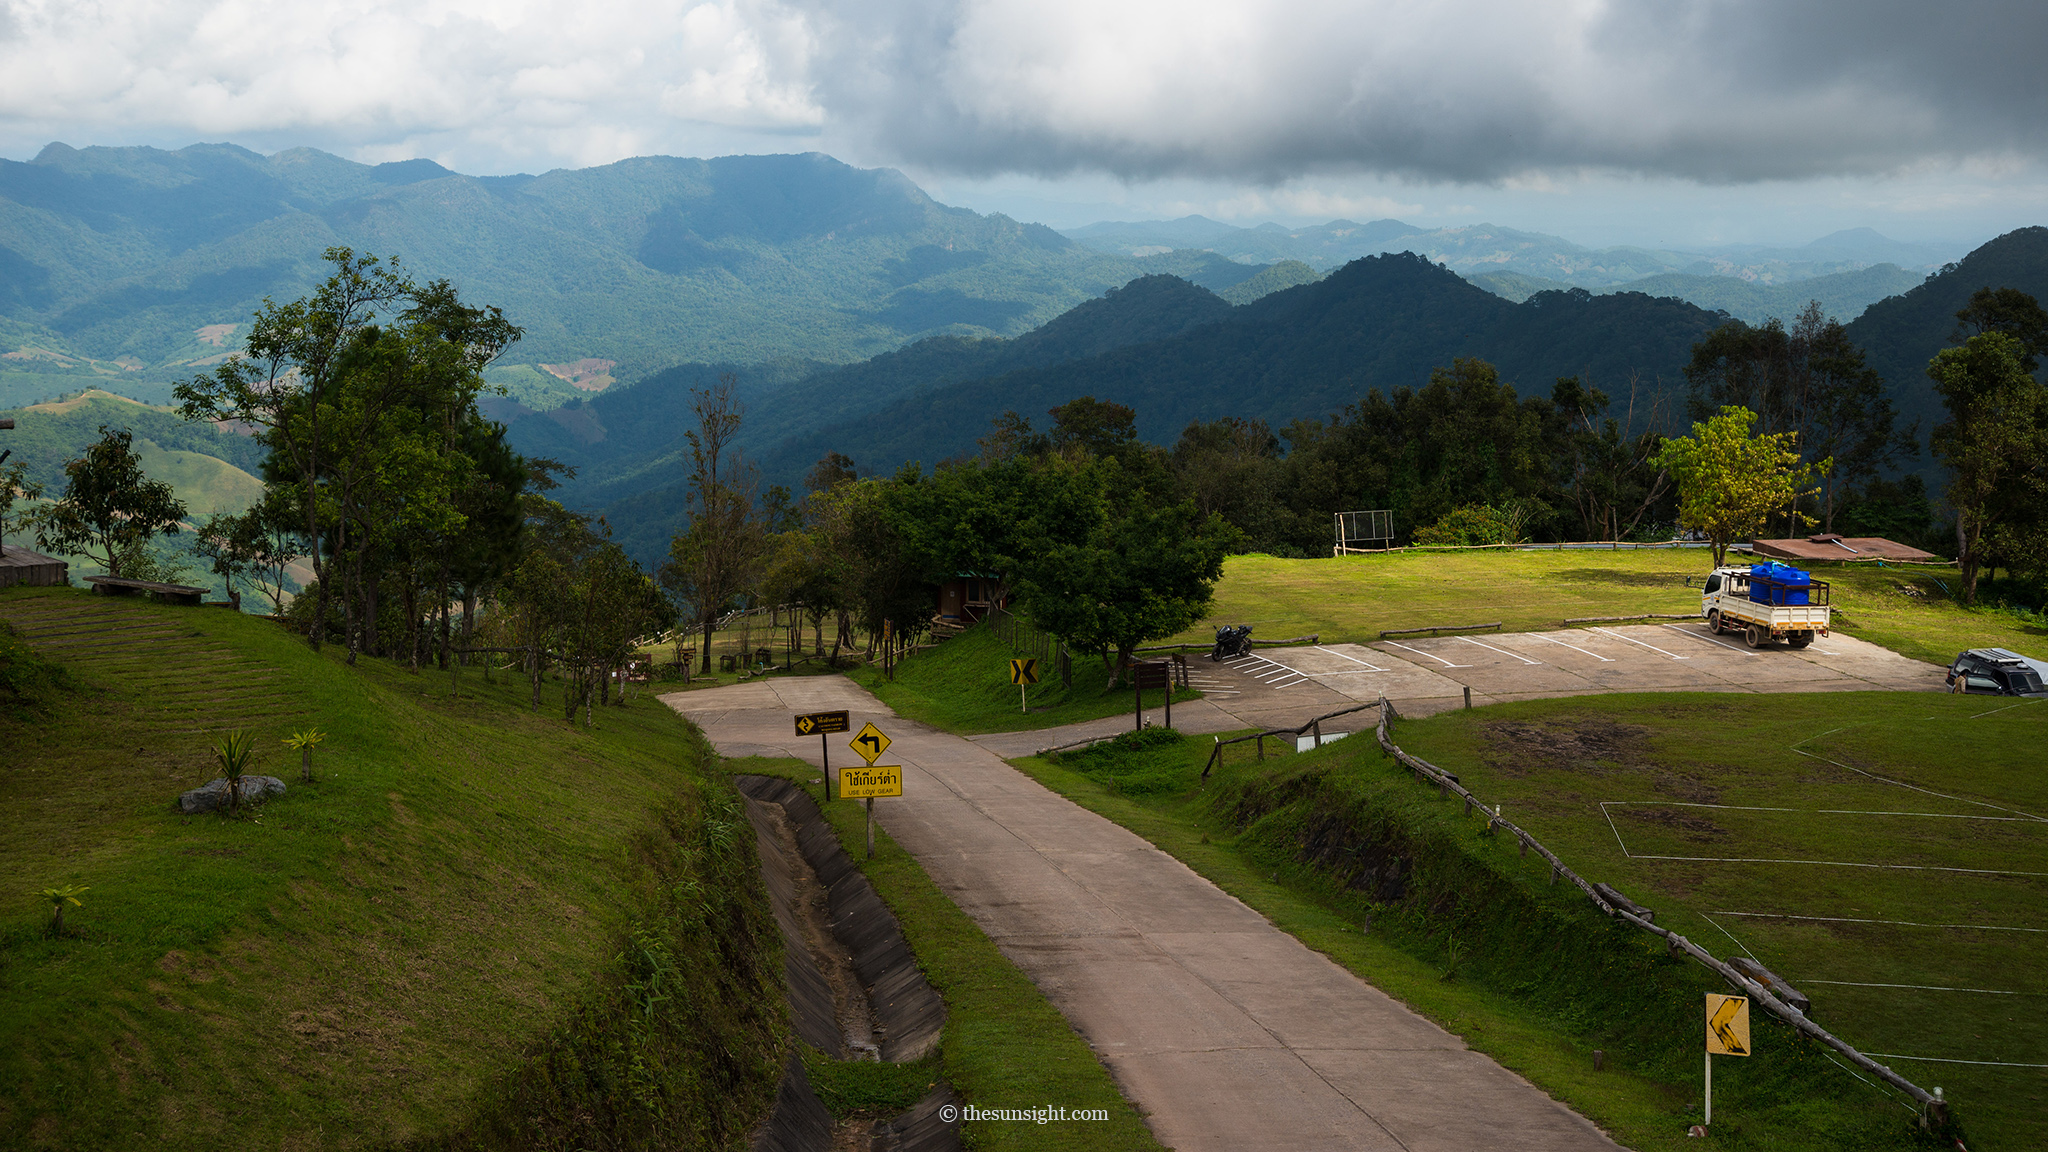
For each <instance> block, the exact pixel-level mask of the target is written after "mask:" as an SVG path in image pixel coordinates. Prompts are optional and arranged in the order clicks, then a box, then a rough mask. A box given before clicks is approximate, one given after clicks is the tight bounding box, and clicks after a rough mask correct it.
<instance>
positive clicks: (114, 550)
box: [36, 425, 185, 576]
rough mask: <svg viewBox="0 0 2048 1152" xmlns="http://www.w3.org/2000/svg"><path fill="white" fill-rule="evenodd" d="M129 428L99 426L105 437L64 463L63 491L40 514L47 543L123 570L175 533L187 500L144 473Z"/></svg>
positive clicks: (40, 534)
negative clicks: (152, 543)
mask: <svg viewBox="0 0 2048 1152" xmlns="http://www.w3.org/2000/svg"><path fill="white" fill-rule="evenodd" d="M133 442H134V436H133V434H132V433H130V432H129V431H128V430H127V429H125V428H122V429H112V428H108V427H106V426H105V425H101V426H100V438H99V439H98V440H97V441H95V442H94V443H92V444H90V445H88V446H87V447H86V449H85V451H84V453H82V454H81V455H80V456H79V457H78V459H76V460H73V461H71V462H70V463H68V464H66V465H64V494H63V495H62V496H61V497H59V498H58V500H57V502H56V503H55V504H53V505H51V506H50V508H49V509H48V510H47V511H46V512H44V514H43V515H42V516H41V518H40V520H39V522H38V524H37V528H36V539H37V540H38V542H39V543H40V544H41V545H42V547H44V548H48V549H52V550H54V551H57V552H75V553H78V554H80V555H83V556H86V557H88V558H90V559H91V560H93V561H94V562H96V563H97V564H99V565H100V566H101V567H102V568H105V569H106V570H107V574H108V575H109V576H120V575H122V570H123V567H124V565H125V564H126V562H128V561H129V560H130V559H131V558H133V557H134V556H136V555H137V554H138V549H140V548H141V547H143V546H146V545H147V544H148V542H149V541H150V540H151V539H152V538H154V537H156V536H158V535H176V534H177V532H178V526H179V522H180V521H182V520H183V519H184V518H185V505H184V503H183V502H182V501H180V500H179V499H178V498H177V496H176V495H175V494H174V493H173V492H172V491H171V486H170V485H169V484H166V483H164V482H163V481H161V480H151V479H150V478H149V477H148V476H146V475H144V474H143V471H142V460H141V458H139V457H138V456H136V454H135V450H134V448H133V447H132V444H133Z"/></svg>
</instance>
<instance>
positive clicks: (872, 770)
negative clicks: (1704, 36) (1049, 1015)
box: [839, 764, 1749, 1028]
mask: <svg viewBox="0 0 2048 1152" xmlns="http://www.w3.org/2000/svg"><path fill="white" fill-rule="evenodd" d="M839 795H840V797H841V798H842V799H847V800H858V799H860V798H862V797H864V796H901V795H903V768H902V766H901V765H898V764H870V765H868V766H867V767H865V768H841V769H840V770H839ZM1748 1019H1749V1018H1748V1017H1747V1016H1745V1017H1743V1020H1744V1021H1745V1023H1744V1025H1743V1026H1744V1027H1745V1028H1746V1027H1748V1024H1747V1021H1748Z"/></svg>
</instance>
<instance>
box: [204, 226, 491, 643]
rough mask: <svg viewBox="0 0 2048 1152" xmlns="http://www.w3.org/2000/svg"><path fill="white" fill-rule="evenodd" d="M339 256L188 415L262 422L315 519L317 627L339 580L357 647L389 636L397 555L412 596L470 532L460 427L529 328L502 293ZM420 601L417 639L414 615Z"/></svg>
mask: <svg viewBox="0 0 2048 1152" xmlns="http://www.w3.org/2000/svg"><path fill="white" fill-rule="evenodd" d="M326 258H327V260H328V261H329V262H330V263H331V264H333V265H334V269H335V270H334V273H333V274H332V275H331V276H329V277H328V279H327V280H326V281H325V282H324V283H323V284H322V285H321V286H320V288H319V289H318V290H316V291H315V292H314V293H313V294H312V295H310V296H307V297H303V298H301V299H298V300H294V301H292V302H290V303H287V304H283V305H279V304H273V303H269V302H266V303H265V304H264V306H263V307H262V308H261V309H259V310H258V311H257V313H256V315H255V317H254V320H253V322H252V325H251V328H250V333H249V336H248V338H247V340H246V342H245V352H244V354H243V355H241V356H237V357H234V358H232V359H229V360H228V361H226V362H224V363H223V364H221V365H220V366H219V367H218V368H217V369H215V371H214V372H213V374H212V375H211V376H202V377H198V378H196V379H194V380H191V381H188V382H187V383H184V384H181V385H179V386H178V388H177V389H176V395H177V397H178V399H179V400H180V402H181V407H180V413H181V415H183V416H184V417H185V418H186V419H188V420H216V421H235V422H240V423H244V424H249V425H253V426H255V427H256V428H257V429H258V433H257V436H258V439H259V440H260V441H261V442H262V443H263V445H264V446H265V447H267V448H268V449H269V450H270V456H269V458H268V461H267V464H266V471H267V472H268V474H269V476H270V479H271V481H272V484H273V486H274V487H277V488H280V489H281V490H283V491H285V492H287V493H289V494H290V495H291V498H292V499H293V500H294V502H295V503H296V504H297V505H298V508H299V511H300V514H301V516H302V518H303V525H304V527H303V538H304V540H305V541H306V543H307V545H308V554H307V559H308V562H309V563H310V565H311V567H312V569H313V572H314V574H315V577H316V580H315V582H314V588H313V591H314V595H315V598H316V604H315V606H314V610H313V611H312V613H311V614H310V617H309V619H310V621H311V622H312V623H311V624H310V625H309V627H310V635H309V639H311V641H312V642H313V643H314V644H315V646H317V645H318V644H319V643H320V642H321V639H322V637H323V636H324V633H325V625H324V623H322V622H323V621H325V620H326V619H327V604H328V600H329V598H330V597H331V596H333V595H334V593H335V592H336V591H337V590H339V591H340V592H341V593H342V603H343V608H344V617H345V621H346V625H345V632H346V635H347V639H348V644H349V658H350V659H351V660H353V659H354V658H355V655H356V652H357V651H358V650H359V649H360V648H361V647H362V646H364V645H365V644H367V645H368V646H369V647H370V648H372V649H373V650H375V649H377V648H378V647H379V637H378V636H377V631H376V630H377V621H378V616H379V606H378V599H379V590H380V588H381V587H382V585H383V583H384V578H385V576H386V568H387V566H388V565H390V564H393V563H396V564H398V565H400V566H401V567H402V568H403V569H404V577H405V582H404V585H403V595H404V596H405V598H406V599H407V600H408V601H411V600H414V599H415V598H416V596H415V594H416V592H417V591H418V590H419V589H420V587H421V586H422V583H423V576H422V570H423V568H425V565H427V564H428V563H430V562H432V561H434V560H439V559H442V558H443V557H442V555H441V553H442V551H443V550H442V549H441V548H440V546H439V545H440V542H442V541H445V540H446V539H447V538H448V537H450V536H452V535H454V534H456V533H459V532H461V531H462V529H463V526H464V523H465V519H464V516H463V513H462V512H461V510H460V509H459V508H457V507H456V506H455V502H454V500H453V496H454V494H455V493H456V492H459V491H461V490H462V488H463V486H464V484H465V483H466V481H467V479H468V476H467V473H468V471H469V464H468V461H467V460H466V459H465V458H463V457H462V455H461V451H460V439H461V432H462V429H463V427H464V426H465V424H466V423H467V422H468V421H470V420H471V419H473V418H474V413H475V401H476V397H477V395H478V393H479V392H480V391H481V390H482V388H483V387H484V385H483V377H482V373H483V369H484V368H485V367H486V366H487V365H489V364H490V362H491V361H492V360H494V359H496V358H497V356H498V355H499V354H500V353H501V352H502V351H503V350H504V349H505V347H506V346H508V345H509V344H511V343H512V342H513V341H515V340H517V339H518V338H519V336H520V329H519V328H518V327H517V326H515V325H513V324H512V323H510V322H509V321H507V320H506V319H505V317H504V315H503V313H502V312H500V311H499V310H498V309H496V308H473V307H469V306H467V305H464V304H463V303H462V301H461V300H460V298H459V296H458V295H457V293H456V291H455V289H454V288H453V287H452V286H450V285H449V283H448V282H447V281H445V280H442V281H435V282H432V283H429V284H426V285H420V284H417V283H415V282H413V281H412V280H410V279H409V278H407V277H405V276H403V275H401V274H400V273H399V272H398V271H397V269H396V261H393V262H392V264H391V266H385V265H384V264H382V263H381V262H380V261H379V260H378V259H377V258H376V257H374V256H360V257H359V256H357V255H356V254H355V253H354V252H352V251H350V250H349V249H347V248H330V249H328V251H327V253H326ZM394 312H395V315H392V314H391V313H394ZM332 561H339V562H340V564H339V566H338V567H336V566H335V565H334V564H333V563H332ZM330 569H332V570H330ZM427 570H431V569H427ZM440 590H442V591H445V579H444V580H443V581H442V587H441V589H440ZM442 602H443V603H445V597H443V599H442ZM408 616H409V618H410V620H409V623H408V631H409V633H412V634H413V638H414V639H415V640H416V634H417V614H416V613H415V612H411V611H408ZM413 653H414V656H415V658H416V654H417V644H416V643H415V644H414V646H413Z"/></svg>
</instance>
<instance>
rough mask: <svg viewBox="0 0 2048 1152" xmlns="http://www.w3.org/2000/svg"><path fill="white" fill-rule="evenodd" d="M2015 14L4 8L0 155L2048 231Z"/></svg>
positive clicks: (1361, 0)
mask: <svg viewBox="0 0 2048 1152" xmlns="http://www.w3.org/2000/svg"><path fill="white" fill-rule="evenodd" d="M2044 57H2048V4H2042V3H2040V2H2039V0H2009V2H2008V0H1974V2H1973V0H1950V2H1948V3H1945V4H1930V3H1927V2H1926V0H1914V2H1910V3H1909V2H1906V0H1348V2H1328V0H1238V2H1235V3H1216V2H1212V0H859V2H850V0H724V2H705V3H692V2H690V0H671V2H667V3H660V2H650V0H612V2H610V3H605V2H602V0H598V2H595V3H593V2H589V0H585V2H580V3H571V2H568V0H488V2H486V0H327V2H324V3H310V2H295V0H0V156H4V157H6V158H10V159H17V160H19V159H27V158H29V157H31V156H33V155H34V154H35V153H36V152H37V151H38V150H39V149H40V148H41V147H42V146H43V145H44V144H45V143H48V142H49V141H52V140H61V141H64V142H66V143H69V144H72V145H74V146H83V145H87V144H155V145H159V146H165V147H178V146H182V145H184V144H189V143H193V142H196V141H214V140H227V141H233V142H235V143H239V144H243V145H245V146H248V147H252V148H256V149H258V150H262V151H275V150H277V149H281V148H286V147H293V146H297V145H312V146H315V147H321V148H326V149H328V150H330V151H334V152H338V153H340V154H343V155H346V156H350V157H353V158H355V159H360V160H366V161H382V160H392V159H404V158H410V157H414V156H425V157H429V158H432V159H435V160H438V161H440V162H441V163H443V164H446V165H447V166H449V167H451V168H454V169H457V170H459V171H463V172H470V173H475V174H493V173H505V172H518V171H529V172H531V171H543V170H546V169H549V168H555V167H581V166H586V165H592V164H603V163H607V162H609V161H613V160H618V159H621V158H624V157H627V156H634V155H645V154H650V153H666V154H671V155H696V156H704V155H722V154H728V153H735V152H770V151H773V152H789V151H809V150H819V151H825V152H830V153H832V154H833V155H836V156H838V157H840V158H841V159H844V160H847V161H848V162H851V163H855V164H860V165H888V166H893V167H897V168H901V169H902V170H904V171H905V172H907V173H909V174H910V175H911V176H912V177H913V178H915V179H917V180H918V181H919V182H920V183H922V184H924V185H925V187H926V188H927V189H929V190H930V191H932V193H933V194H934V195H936V196H938V197H939V198H940V199H942V200H945V201H947V202H949V203H956V204H964V205H967V206H969V207H973V208H977V209H980V210H983V211H995V210H1000V211H1007V212H1009V213H1010V214H1012V215H1015V216H1020V217H1023V218H1028V219H1036V220H1042V221H1045V222H1046V223H1050V224H1053V225H1055V226H1058V227H1071V226H1074V225H1077V224H1082V223H1086V222H1088V221H1090V220H1096V219H1105V218H1108V219H1144V218H1154V217H1171V216H1177V215H1182V214H1186V213H1189V212H1200V213H1203V214H1205V215H1209V216H1213V217H1217V218H1219V219H1227V220H1232V221H1235V222H1238V223H1255V222H1258V221H1261V220H1267V219H1274V220H1280V221H1283V222H1307V221H1321V220H1326V219H1329V218H1331V217H1335V216H1348V217H1352V218H1354V219H1372V218H1376V217H1380V216H1396V217H1399V218H1402V219H1405V220H1408V221H1409V222H1410V223H1414V224H1418V225H1422V226H1425V227H1430V226H1442V225H1446V224H1456V223H1474V222H1478V221H1481V220H1486V221H1490V222H1493V223H1498V224H1503V225H1508V226H1513V227H1521V228H1529V229H1535V230H1541V231H1550V232H1557V233H1560V234H1563V235H1566V236H1568V237H1570V238H1572V239H1575V240H1579V241H1580V242H1582V243H1594V244H1609V243H1640V244H1673V245H1680V244H1694V243H1697V244H1706V243H1722V242H1760V243H1797V242H1803V241H1805V240H1809V239H1812V238H1814V237H1816V236H1819V235H1821V234H1823V233H1826V232H1830V231H1833V230H1835V229H1838V228H1849V227H1858V226H1868V227H1874V228H1877V229H1878V230H1879V231H1882V232H1884V233H1886V234H1887V235H1891V236H1894V237H1896V238H1900V239H1909V240H1938V241H1951V242H1958V243H1974V242H1977V241H1981V240H1982V239H1985V238H1987V237H1989V236H1991V235H1995V234H1996V233H1998V232H2002V231H2005V230H2008V229H2010V228H2013V227H2018V226H2021V225H2025V224H2039V223H2048V82H2044V80H2043V61H2044Z"/></svg>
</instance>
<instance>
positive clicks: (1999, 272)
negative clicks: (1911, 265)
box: [1848, 227, 2048, 460]
mask: <svg viewBox="0 0 2048 1152" xmlns="http://www.w3.org/2000/svg"><path fill="white" fill-rule="evenodd" d="M1979 288H2017V289H2019V290H2020V291H2022V292H2026V293H2029V294H2031V295H2032V296H2033V297H2034V298H2035V299H2037V300H2044V301H2048V228H2040V227H2036V228H2020V229H2017V230H2015V231H2012V232H2008V233H2006V234H2005V235H2003V236H2000V237H1998V238H1997V239H1996V240H1992V241H1991V242H1989V243H1987V244H1985V245H1984V246H1983V247H1981V248H1978V249H1977V250H1976V251H1974V252H1971V253H1970V254H1969V255H1968V256H1965V257H1963V258H1962V259H1961V260H1960V261H1957V262H1956V263H1954V264H1950V265H1948V266H1947V267H1945V268H1943V269H1942V270H1941V271H1940V272H1938V273H1936V274H1934V275H1932V276H1929V277H1928V278H1927V280H1926V282H1925V283H1923V284H1921V285H1920V286H1919V287H1917V288H1914V289H1912V290H1911V291H1909V292H1906V293H1904V294H1903V295H1899V296H1894V297H1892V298H1891V299H1889V300H1881V301H1879V302H1877V303H1876V304H1872V305H1871V306H1870V308H1869V309H1868V310H1866V311H1865V312H1864V313H1863V315H1861V316H1859V317H1857V318H1856V320H1855V322H1854V323H1852V324H1850V325H1849V326H1848V327H1849V338H1850V339H1852V340H1854V341H1855V342H1856V343H1858V344H1860V345H1862V346H1863V348H1864V349H1865V350H1866V351H1867V352H1868V353H1869V355H1870V365H1871V367H1873V368H1875V369H1877V370H1878V372H1880V373H1882V374H1883V376H1884V378H1885V380H1886V381H1887V382H1889V383H1890V385H1891V388H1892V403H1893V404H1894V405H1895V406H1897V408H1898V411H1899V422H1900V423H1901V424H1902V425H1907V424H1910V423H1911V422H1912V421H1914V420H1918V421H1920V438H1921V443H1922V444H1925V443H1926V441H1927V433H1928V432H1929V431H1930V430H1932V429H1933V427H1934V426H1935V425H1936V424H1939V423H1941V422H1942V421H1944V420H1946V419H1948V412H1947V410H1946V409H1945V408H1943V407H1942V403H1941V398H1940V397H1939V396H1937V395H1935V392H1934V385H1933V384H1932V383H1931V382H1930V381H1929V380H1928V379H1927V362H1928V361H1929V360H1931V359H1933V358H1934V354H1935V353H1936V352H1939V351H1941V350H1942V349H1943V348H1946V347H1948V345H1949V335H1950V334H1951V333H1952V332H1954V331H1955V328H1956V312H1957V311H1958V310H1960V309H1961V308H1962V307H1963V306H1964V305H1966V304H1968V303H1969V302H1970V295H1971V293H1973V292H1975V291H1977V290H1978V289H1979ZM1922 459H1923V460H1924V459H1925V457H1923V458H1922Z"/></svg>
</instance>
